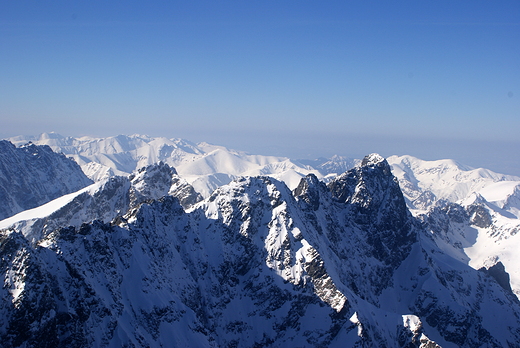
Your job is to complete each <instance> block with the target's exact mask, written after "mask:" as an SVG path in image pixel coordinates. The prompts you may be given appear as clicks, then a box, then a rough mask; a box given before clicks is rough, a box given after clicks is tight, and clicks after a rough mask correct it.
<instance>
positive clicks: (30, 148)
mask: <svg viewBox="0 0 520 348" xmlns="http://www.w3.org/2000/svg"><path fill="white" fill-rule="evenodd" d="M91 183H92V181H91V180H90V179H88V178H87V177H86V176H85V174H83V172H82V171H81V168H80V166H79V165H78V164H77V163H76V162H74V160H72V159H69V158H67V157H65V155H63V154H58V153H54V152H53V151H52V150H51V148H50V147H49V146H36V145H34V144H27V145H24V146H22V147H19V148H17V147H15V146H14V145H13V144H12V143H10V142H9V141H6V140H0V220H2V219H5V218H7V217H9V216H12V215H14V214H16V213H19V212H21V211H23V210H27V209H32V208H35V207H37V206H39V205H42V204H44V203H47V202H49V201H51V200H53V199H55V198H58V197H60V196H63V195H65V194H67V193H71V192H74V191H77V190H79V189H81V188H83V187H86V186H88V185H90V184H91Z"/></svg>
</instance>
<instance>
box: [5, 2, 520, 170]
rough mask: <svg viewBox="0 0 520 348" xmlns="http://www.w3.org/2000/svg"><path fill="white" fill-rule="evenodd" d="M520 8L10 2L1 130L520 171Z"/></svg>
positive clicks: (499, 4)
mask: <svg viewBox="0 0 520 348" xmlns="http://www.w3.org/2000/svg"><path fill="white" fill-rule="evenodd" d="M519 42H520V3H518V2H516V1H501V2H493V3H492V2H488V1H472V2H457V3H455V2H451V1H439V2H430V1H428V2H425V1H422V2H418V1H405V2H399V4H392V3H388V2H383V1H368V2H363V3H361V2H351V1H346V2H339V1H331V2H318V1H284V2H266V1H249V2H234V1H229V2H220V1H211V2H210V1H192V2H173V3H170V2H154V3H144V2H137V1H130V2H124V3H123V2H113V1H109V2H106V1H92V2H88V3H79V2H75V3H72V2H67V1H57V2H53V3H52V4H47V3H45V4H44V3H34V2H28V1H18V2H3V3H2V4H0V52H1V54H0V81H2V83H1V84H0V123H1V124H2V127H0V137H2V138H6V137H11V136H16V135H20V134H24V135H37V134H39V133H42V132H50V131H55V132H58V133H60V134H62V135H70V136H81V135H91V136H112V135H117V134H134V133H139V134H148V135H150V136H165V137H169V138H173V137H176V138H186V139H188V140H191V141H195V142H198V141H207V142H212V143H215V144H219V145H224V146H227V147H230V148H234V149H237V150H245V151H249V152H251V153H258V154H265V155H271V154H272V155H282V156H288V157H292V158H314V157H320V156H324V157H327V156H331V155H333V154H340V155H345V156H349V157H357V158H359V157H362V156H363V155H365V154H367V153H371V152H378V153H381V154H382V155H383V156H390V155H392V154H398V155H402V154H410V155H413V156H416V157H419V158H422V159H427V160H431V159H440V158H453V159H456V160H458V161H460V162H462V163H465V164H468V165H470V166H473V167H486V168H489V169H491V170H494V171H497V172H501V173H505V174H514V175H519V176H520V151H519V150H520V140H519V137H518V131H519V130H520V64H519V62H520V46H519V45H518V43H519Z"/></svg>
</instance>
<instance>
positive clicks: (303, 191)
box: [293, 174, 328, 211]
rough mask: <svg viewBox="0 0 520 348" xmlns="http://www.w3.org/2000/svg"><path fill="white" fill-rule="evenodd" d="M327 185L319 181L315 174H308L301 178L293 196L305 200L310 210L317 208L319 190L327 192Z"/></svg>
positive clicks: (318, 204) (318, 205)
mask: <svg viewBox="0 0 520 348" xmlns="http://www.w3.org/2000/svg"><path fill="white" fill-rule="evenodd" d="M327 191H328V190H327V186H326V185H325V184H324V183H323V182H322V181H320V180H319V179H318V178H317V177H316V175H314V174H309V175H307V176H306V177H304V178H302V179H301V181H300V184H299V185H298V187H296V189H294V191H293V194H294V197H296V198H299V199H301V200H303V201H305V202H306V203H307V204H309V205H310V207H311V208H312V210H315V211H316V210H318V208H319V207H320V196H321V195H320V192H321V193H323V192H327Z"/></svg>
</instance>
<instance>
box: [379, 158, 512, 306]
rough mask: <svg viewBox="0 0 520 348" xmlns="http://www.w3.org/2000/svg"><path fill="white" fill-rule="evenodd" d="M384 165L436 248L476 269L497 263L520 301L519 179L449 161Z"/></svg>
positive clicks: (394, 161)
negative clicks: (427, 231) (396, 180)
mask: <svg viewBox="0 0 520 348" xmlns="http://www.w3.org/2000/svg"><path fill="white" fill-rule="evenodd" d="M388 162H389V163H390V165H391V166H392V171H393V173H394V175H396V177H397V178H398V179H399V184H400V186H401V189H402V191H403V194H404V196H405V198H406V201H407V204H408V206H409V207H410V208H411V211H412V212H413V213H414V214H415V215H416V216H418V217H419V218H420V219H421V220H422V221H423V223H424V224H425V225H426V227H427V228H428V229H429V230H430V231H431V235H432V238H433V239H434V240H435V242H436V243H437V245H438V246H439V247H440V248H442V249H443V250H444V251H445V252H447V253H449V254H450V255H452V256H453V257H456V258H458V259H460V260H461V261H463V262H466V263H467V264H469V265H470V266H471V267H473V268H475V269H482V268H484V269H489V268H492V267H495V266H496V265H497V264H500V265H501V267H503V268H504V270H505V271H506V272H507V273H508V283H509V284H510V287H511V288H512V291H513V292H514V293H515V294H516V296H518V297H519V298H520V267H519V265H520V255H519V254H518V253H517V252H516V250H520V234H519V233H518V232H520V178H519V177H515V176H510V175H503V174H498V173H494V172H492V171H490V170H487V169H483V168H478V169H474V168H471V167H467V166H464V165H461V164H459V163H457V162H455V161H453V160H438V161H423V160H420V159H417V158H414V157H412V156H400V157H397V156H392V157H389V158H388Z"/></svg>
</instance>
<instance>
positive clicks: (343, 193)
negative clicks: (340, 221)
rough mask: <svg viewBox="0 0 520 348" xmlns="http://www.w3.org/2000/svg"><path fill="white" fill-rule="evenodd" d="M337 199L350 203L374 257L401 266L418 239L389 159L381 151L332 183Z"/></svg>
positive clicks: (331, 188)
mask: <svg viewBox="0 0 520 348" xmlns="http://www.w3.org/2000/svg"><path fill="white" fill-rule="evenodd" d="M328 188H329V190H330V192H331V194H332V197H333V199H335V200H336V201H338V202H340V203H345V204H347V205H348V208H347V209H348V210H349V211H350V214H351V216H352V220H353V221H354V222H355V223H356V224H358V225H359V226H364V227H362V229H363V230H365V231H366V233H367V242H368V243H369V244H370V245H371V246H372V251H373V256H374V257H375V258H376V259H379V260H380V261H382V262H384V263H385V264H387V265H393V266H397V265H398V264H399V263H400V262H401V261H402V260H403V259H404V258H405V257H406V256H407V255H408V252H409V250H410V248H411V244H412V243H414V242H415V241H416V234H415V233H414V232H413V219H412V217H411V214H410V212H409V211H408V208H407V207H406V202H405V199H404V197H403V194H402V192H401V189H400V187H399V183H398V181H397V178H396V177H394V175H393V174H392V172H391V170H390V165H389V164H388V162H387V161H386V160H385V159H384V158H382V157H381V156H379V155H377V154H371V155H368V156H366V157H365V158H364V159H363V161H362V162H361V165H360V166H358V167H355V168H352V169H351V170H349V171H347V172H345V173H344V174H342V175H340V176H339V177H337V178H336V179H335V180H333V181H331V182H330V183H329V184H328Z"/></svg>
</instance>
